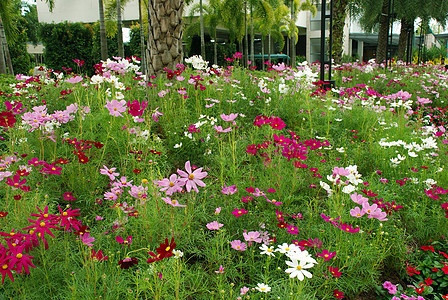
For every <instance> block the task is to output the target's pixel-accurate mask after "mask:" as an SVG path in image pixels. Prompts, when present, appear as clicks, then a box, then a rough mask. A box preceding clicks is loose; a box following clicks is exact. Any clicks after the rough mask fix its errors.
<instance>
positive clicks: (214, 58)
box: [213, 27, 218, 65]
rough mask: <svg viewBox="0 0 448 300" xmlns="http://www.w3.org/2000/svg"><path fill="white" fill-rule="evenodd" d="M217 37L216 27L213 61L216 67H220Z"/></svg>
mask: <svg viewBox="0 0 448 300" xmlns="http://www.w3.org/2000/svg"><path fill="white" fill-rule="evenodd" d="M216 39H217V36H216V27H215V38H214V40H215V42H214V43H213V60H214V63H215V65H218V46H217V40H216Z"/></svg>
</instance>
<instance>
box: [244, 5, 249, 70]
mask: <svg viewBox="0 0 448 300" xmlns="http://www.w3.org/2000/svg"><path fill="white" fill-rule="evenodd" d="M248 60H249V40H248V36H247V0H246V1H244V66H246V65H247V61H248Z"/></svg>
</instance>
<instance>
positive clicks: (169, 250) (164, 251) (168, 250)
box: [156, 238, 176, 258]
mask: <svg viewBox="0 0 448 300" xmlns="http://www.w3.org/2000/svg"><path fill="white" fill-rule="evenodd" d="M174 248H176V243H175V242H174V238H171V242H170V243H168V239H165V243H164V244H162V243H160V246H159V248H157V249H156V250H157V254H160V256H159V257H160V258H166V257H171V256H173V250H174Z"/></svg>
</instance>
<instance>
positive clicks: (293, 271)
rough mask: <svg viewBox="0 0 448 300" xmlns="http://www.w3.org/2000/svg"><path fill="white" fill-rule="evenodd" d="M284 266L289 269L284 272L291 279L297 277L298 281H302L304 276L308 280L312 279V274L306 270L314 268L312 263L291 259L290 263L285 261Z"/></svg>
mask: <svg viewBox="0 0 448 300" xmlns="http://www.w3.org/2000/svg"><path fill="white" fill-rule="evenodd" d="M286 264H287V265H288V266H290V267H291V268H288V269H286V270H285V272H286V273H288V274H289V277H291V278H294V277H297V278H298V279H299V280H300V281H303V279H305V276H306V277H308V278H311V277H313V274H311V273H310V272H308V271H307V270H306V269H309V268H312V267H314V264H313V263H309V262H306V261H299V260H295V259H293V260H292V261H286Z"/></svg>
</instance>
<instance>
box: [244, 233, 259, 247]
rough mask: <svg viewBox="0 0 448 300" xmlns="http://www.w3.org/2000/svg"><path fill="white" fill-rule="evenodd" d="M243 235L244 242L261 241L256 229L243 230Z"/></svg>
mask: <svg viewBox="0 0 448 300" xmlns="http://www.w3.org/2000/svg"><path fill="white" fill-rule="evenodd" d="M243 237H244V240H245V241H246V242H249V245H251V244H252V242H255V243H261V237H260V233H259V232H258V231H249V232H247V233H246V232H244V233H243Z"/></svg>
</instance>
